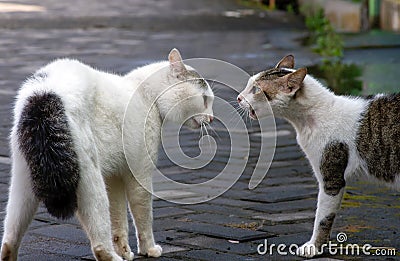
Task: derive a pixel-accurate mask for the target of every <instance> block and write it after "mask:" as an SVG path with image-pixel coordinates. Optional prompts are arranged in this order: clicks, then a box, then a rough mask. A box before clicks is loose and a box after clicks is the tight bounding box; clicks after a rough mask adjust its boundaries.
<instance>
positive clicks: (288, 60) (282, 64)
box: [275, 54, 294, 69]
mask: <svg viewBox="0 0 400 261" xmlns="http://www.w3.org/2000/svg"><path fill="white" fill-rule="evenodd" d="M275 68H288V69H293V68H294V56H293V55H291V54H289V55H286V56H285V57H283V58H282V60H280V61H279V62H278V63H277V64H276V66H275Z"/></svg>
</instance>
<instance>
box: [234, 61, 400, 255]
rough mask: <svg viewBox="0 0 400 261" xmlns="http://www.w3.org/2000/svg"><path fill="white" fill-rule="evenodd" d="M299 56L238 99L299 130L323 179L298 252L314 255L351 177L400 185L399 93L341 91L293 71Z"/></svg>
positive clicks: (253, 113) (261, 76) (262, 76)
mask: <svg viewBox="0 0 400 261" xmlns="http://www.w3.org/2000/svg"><path fill="white" fill-rule="evenodd" d="M293 67H294V57H293V56H291V55H288V56H286V57H284V58H283V59H282V60H281V61H280V62H279V63H278V64H277V66H276V67H275V68H273V69H270V70H266V71H263V72H260V73H258V74H257V75H254V76H253V77H251V78H250V80H249V81H248V83H247V86H246V88H245V89H244V90H243V91H242V92H241V93H240V94H239V96H238V102H239V103H240V105H241V106H242V107H243V108H245V109H247V110H248V111H249V115H250V117H251V118H253V119H256V118H261V117H264V116H267V115H268V114H270V113H269V110H268V109H267V106H266V104H265V103H266V102H267V100H268V102H269V104H270V105H271V108H272V111H273V113H274V115H275V116H277V117H281V118H285V119H287V120H288V121H289V122H290V123H291V124H292V125H293V126H294V128H295V129H296V133H297V141H298V143H299V145H300V146H301V148H302V149H303V151H304V152H305V154H306V156H307V158H308V160H309V161H310V163H311V166H312V168H313V171H314V173H315V176H316V178H317V180H318V183H319V194H318V205H317V212H316V218H315V223H314V230H313V235H312V237H311V239H310V240H309V241H308V242H307V243H305V244H304V245H303V246H301V247H300V248H299V249H298V253H297V254H298V255H300V256H304V257H312V256H315V255H317V254H320V248H321V246H322V245H323V244H325V243H327V241H328V240H329V237H330V231H331V228H332V224H333V221H334V219H335V215H336V213H337V211H338V209H339V208H340V203H341V200H342V197H343V193H344V187H345V184H346V181H347V180H348V179H349V177H350V176H352V175H354V174H359V175H361V176H365V177H372V178H373V179H375V180H378V181H382V182H384V183H386V184H388V185H389V186H391V187H393V188H395V189H399V187H400V186H399V184H400V142H399V137H400V94H393V95H376V96H374V97H371V98H368V99H367V98H355V97H345V96H337V95H335V94H333V93H332V92H331V91H329V90H328V89H327V88H325V87H323V86H322V85H321V84H320V83H319V82H318V81H317V80H316V79H314V78H313V77H311V76H310V75H308V74H307V70H306V69H305V68H301V69H298V70H294V69H293Z"/></svg>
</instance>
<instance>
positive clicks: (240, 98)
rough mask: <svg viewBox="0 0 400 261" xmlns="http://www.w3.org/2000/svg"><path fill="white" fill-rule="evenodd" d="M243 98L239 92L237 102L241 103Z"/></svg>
mask: <svg viewBox="0 0 400 261" xmlns="http://www.w3.org/2000/svg"><path fill="white" fill-rule="evenodd" d="M243 99H244V98H243V96H242V95H240V94H239V95H238V97H237V100H238V103H241V102H242V101H243Z"/></svg>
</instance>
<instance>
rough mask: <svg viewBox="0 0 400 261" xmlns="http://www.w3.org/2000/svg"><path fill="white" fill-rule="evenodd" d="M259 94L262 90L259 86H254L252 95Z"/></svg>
mask: <svg viewBox="0 0 400 261" xmlns="http://www.w3.org/2000/svg"><path fill="white" fill-rule="evenodd" d="M259 92H261V88H260V87H258V86H253V89H252V93H253V94H256V93H259Z"/></svg>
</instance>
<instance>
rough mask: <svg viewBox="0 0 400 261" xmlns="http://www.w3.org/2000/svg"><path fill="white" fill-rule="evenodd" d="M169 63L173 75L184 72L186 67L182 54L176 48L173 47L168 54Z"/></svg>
mask: <svg viewBox="0 0 400 261" xmlns="http://www.w3.org/2000/svg"><path fill="white" fill-rule="evenodd" d="M168 60H169V65H170V67H171V71H172V74H173V75H174V76H178V75H181V74H183V73H185V72H186V67H185V65H184V64H183V61H182V56H181V54H180V53H179V51H178V49H176V48H174V49H172V50H171V52H170V53H169V55H168Z"/></svg>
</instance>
